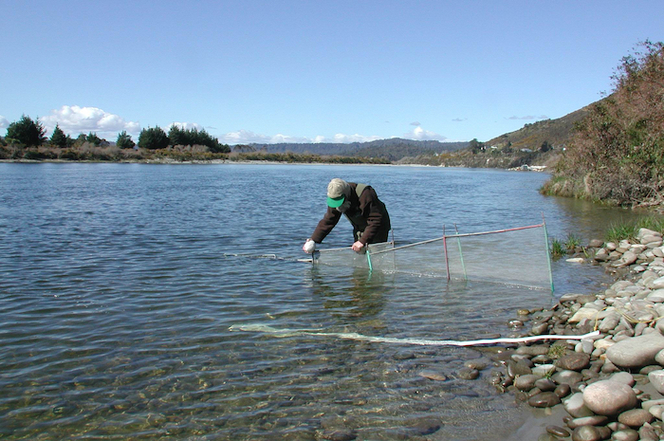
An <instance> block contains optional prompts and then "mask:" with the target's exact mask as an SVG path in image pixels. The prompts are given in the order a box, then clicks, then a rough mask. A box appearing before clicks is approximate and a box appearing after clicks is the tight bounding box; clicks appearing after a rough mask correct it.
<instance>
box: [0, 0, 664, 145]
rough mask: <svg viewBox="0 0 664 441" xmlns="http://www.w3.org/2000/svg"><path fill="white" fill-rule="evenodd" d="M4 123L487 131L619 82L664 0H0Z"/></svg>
mask: <svg viewBox="0 0 664 441" xmlns="http://www.w3.org/2000/svg"><path fill="white" fill-rule="evenodd" d="M0 17H2V26H0V41H2V46H1V47H2V49H0V54H1V56H2V64H3V66H2V68H0V134H2V135H4V132H5V129H6V127H7V125H8V124H9V123H11V122H12V121H16V120H18V119H19V118H20V117H21V115H23V114H26V115H29V116H30V117H32V118H37V117H39V118H40V120H41V122H42V123H43V124H44V126H45V127H46V128H47V129H48V133H49V134H50V131H51V130H52V128H53V127H54V126H55V124H56V123H59V125H60V127H61V128H62V129H63V130H64V131H65V132H66V133H68V134H71V135H72V136H77V135H78V134H79V133H81V132H83V133H88V132H90V131H92V132H96V133H98V134H99V135H100V136H102V137H106V138H107V139H108V140H109V141H114V140H115V137H116V135H117V133H118V131H121V130H126V131H127V132H129V133H130V134H132V135H133V136H134V138H135V139H136V137H137V136H138V133H139V132H140V130H141V129H142V128H147V127H155V126H160V127H162V128H165V129H167V128H168V127H169V126H170V125H171V124H180V125H183V126H186V127H189V128H198V129H203V128H204V129H205V130H207V131H208V132H209V133H210V134H211V135H213V136H215V137H218V138H219V140H220V141H221V142H225V143H229V144H237V143H248V142H284V141H285V142H322V141H324V142H352V141H369V140H372V139H380V138H390V137H404V138H410V139H438V140H443V141H467V140H470V139H472V138H477V139H479V140H480V141H487V140H489V139H491V138H493V137H495V136H498V135H501V134H503V133H507V132H511V131H514V130H517V129H519V128H521V127H522V126H523V125H524V124H526V123H532V122H535V121H538V120H541V119H546V118H552V119H553V118H559V117H561V116H564V115H566V114H568V113H570V112H573V111H575V110H577V109H579V108H581V107H583V106H585V105H587V104H590V103H592V102H594V101H596V100H598V99H600V98H601V97H602V95H601V94H602V92H608V91H610V90H611V88H612V81H611V75H612V74H613V73H614V71H615V68H616V67H617V66H618V64H619V62H620V59H621V58H622V57H623V56H625V55H628V54H629V53H630V52H631V51H632V49H633V48H634V47H635V45H636V44H637V43H638V42H639V41H643V40H645V39H650V40H652V41H663V40H664V18H662V17H664V2H662V1H661V0H651V1H643V0H631V1H613V0H603V1H592V0H590V1H581V0H574V1H567V0H558V1H537V0H530V1H518V0H514V1H511V0H509V1H508V0H505V1H498V0H494V1H488V0H477V1H470V0H468V1H444V0H440V1H433V0H431V1H407V0H402V1H361V0H353V1H345V0H341V1H294V0H273V1H263V0H260V1H259V0H238V1H225V0H220V1H190V2H172V1H142V0H132V1H124V0H116V1H113V2H110V1H105V2H101V1H91V0H87V1H77V0H65V1H57V0H44V1H30V0H0Z"/></svg>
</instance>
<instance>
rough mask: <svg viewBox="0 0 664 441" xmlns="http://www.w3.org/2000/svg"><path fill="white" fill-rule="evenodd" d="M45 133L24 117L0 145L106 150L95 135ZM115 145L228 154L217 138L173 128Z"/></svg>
mask: <svg viewBox="0 0 664 441" xmlns="http://www.w3.org/2000/svg"><path fill="white" fill-rule="evenodd" d="M45 135H46V129H44V126H43V125H42V124H41V123H40V122H39V120H33V119H32V118H30V117H29V116H27V115H23V116H21V119H19V120H18V121H14V122H12V123H11V124H9V126H8V127H7V133H6V135H5V137H4V139H2V138H0V143H1V144H2V145H13V146H18V147H40V146H43V145H48V146H50V147H55V148H62V149H67V148H74V147H81V146H83V145H84V144H85V143H88V144H89V145H92V146H95V147H107V146H109V145H110V142H108V141H107V140H106V139H103V138H100V137H99V136H97V134H96V133H93V132H90V133H88V134H87V135H86V134H84V133H81V134H80V135H79V136H78V137H77V138H76V139H73V138H71V136H70V135H67V134H65V133H64V131H63V130H62V129H61V128H60V126H59V125H58V124H56V125H55V129H53V133H52V134H51V137H50V138H47V137H46V136H45ZM115 145H116V146H117V147H118V148H120V149H133V148H135V147H138V148H140V149H147V150H159V149H165V148H167V147H169V146H191V147H193V146H204V147H207V149H208V151H209V152H210V153H230V151H231V148H230V146H228V145H227V144H222V143H220V142H219V140H218V139H217V138H214V137H213V136H211V135H210V134H209V133H207V131H205V129H202V130H198V129H195V128H194V129H183V128H181V127H178V126H176V125H173V126H171V128H170V130H169V131H168V134H167V133H166V132H165V131H164V130H163V129H162V128H161V127H159V126H156V127H150V128H147V129H143V130H141V132H140V134H139V136H138V144H136V143H135V142H134V140H133V139H132V137H131V135H129V134H128V133H127V132H126V131H122V132H120V133H118V136H117V139H116V141H115Z"/></svg>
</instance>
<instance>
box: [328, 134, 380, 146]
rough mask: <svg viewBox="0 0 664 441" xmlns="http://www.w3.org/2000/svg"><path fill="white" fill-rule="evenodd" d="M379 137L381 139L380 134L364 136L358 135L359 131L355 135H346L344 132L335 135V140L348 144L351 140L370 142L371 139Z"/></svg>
mask: <svg viewBox="0 0 664 441" xmlns="http://www.w3.org/2000/svg"><path fill="white" fill-rule="evenodd" d="M377 139H381V137H380V136H364V135H358V134H357V133H356V134H354V135H344V134H343V133H337V134H336V135H334V141H333V142H339V143H343V144H347V143H350V142H369V141H375V140H377Z"/></svg>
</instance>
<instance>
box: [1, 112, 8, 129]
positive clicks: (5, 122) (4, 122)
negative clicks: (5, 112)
mask: <svg viewBox="0 0 664 441" xmlns="http://www.w3.org/2000/svg"><path fill="white" fill-rule="evenodd" d="M7 127H9V121H8V120H7V118H5V117H4V116H2V115H0V129H6V128H7Z"/></svg>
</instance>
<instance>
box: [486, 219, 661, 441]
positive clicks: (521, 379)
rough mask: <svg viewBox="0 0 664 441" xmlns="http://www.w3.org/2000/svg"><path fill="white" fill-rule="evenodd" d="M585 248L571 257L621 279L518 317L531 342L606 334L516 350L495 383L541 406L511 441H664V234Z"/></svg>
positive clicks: (645, 233) (494, 375)
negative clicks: (536, 338) (550, 337)
mask: <svg viewBox="0 0 664 441" xmlns="http://www.w3.org/2000/svg"><path fill="white" fill-rule="evenodd" d="M579 251H580V252H579V253H578V255H577V256H575V257H572V258H570V259H569V260H571V261H577V262H579V264H588V263H592V264H597V265H601V266H603V267H604V269H605V271H608V272H611V273H613V274H614V275H615V276H616V282H615V283H613V285H612V286H611V287H609V288H608V289H606V290H605V291H604V292H599V293H596V294H565V295H563V296H562V297H561V298H560V300H559V301H558V303H557V304H556V305H555V306H554V307H553V308H551V309H549V310H538V311H527V310H520V311H518V319H515V321H517V322H518V321H520V322H521V323H522V324H523V325H522V326H523V330H524V331H527V332H525V333H524V334H526V335H531V336H532V335H583V334H587V333H590V332H592V331H599V332H598V333H597V335H595V336H593V337H590V338H585V339H582V340H580V341H579V340H578V339H577V340H558V341H555V342H546V341H544V342H535V343H532V344H528V345H526V344H524V345H520V346H516V347H512V348H509V355H508V356H507V357H503V359H502V360H503V361H502V362H501V364H500V367H499V368H498V369H495V370H494V371H493V372H492V373H491V380H490V381H491V382H492V383H493V384H494V385H495V386H496V387H497V388H498V389H499V390H503V391H505V393H512V394H514V396H515V399H517V400H519V401H523V402H526V403H528V405H530V406H531V407H532V408H533V416H532V418H531V419H530V420H529V421H528V422H527V423H526V424H525V425H524V426H522V427H521V428H520V429H519V430H517V431H515V434H514V435H513V436H512V437H511V438H510V439H514V440H517V439H519V440H529V439H533V440H538V441H545V440H548V441H551V440H558V439H572V440H574V441H595V440H605V439H611V440H622V441H632V440H633V441H637V440H653V441H654V440H660V439H664V423H663V422H662V418H663V414H664V335H663V334H664V318H663V317H664V247H663V246H662V235H661V234H659V233H657V232H655V231H650V230H647V229H641V230H640V231H639V234H638V236H637V239H636V240H634V241H631V242H630V241H626V240H625V241H621V242H620V243H617V244H616V243H602V242H601V241H592V242H591V243H590V244H589V246H588V247H584V248H583V249H582V250H579ZM598 270H599V269H598Z"/></svg>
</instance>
